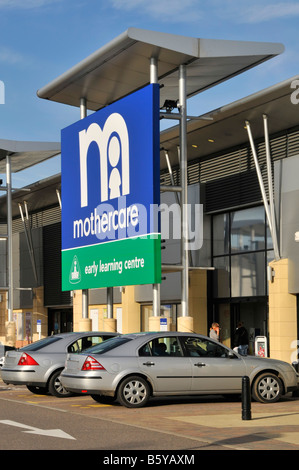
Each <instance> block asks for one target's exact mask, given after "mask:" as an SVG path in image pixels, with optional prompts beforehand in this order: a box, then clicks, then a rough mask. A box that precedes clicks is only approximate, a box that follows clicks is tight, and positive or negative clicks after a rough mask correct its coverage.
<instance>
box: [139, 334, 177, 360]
mask: <svg viewBox="0 0 299 470" xmlns="http://www.w3.org/2000/svg"><path fill="white" fill-rule="evenodd" d="M138 355H139V356H182V355H183V354H182V349H181V346H180V342H179V341H178V339H177V337H176V336H165V337H164V338H155V339H153V340H152V341H149V342H148V343H146V344H144V345H143V346H142V347H141V348H140V349H139V353H138Z"/></svg>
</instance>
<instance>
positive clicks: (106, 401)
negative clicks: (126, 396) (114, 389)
mask: <svg viewBox="0 0 299 470" xmlns="http://www.w3.org/2000/svg"><path fill="white" fill-rule="evenodd" d="M90 396H91V398H93V399H94V401H97V402H98V403H102V404H103V405H110V404H111V403H113V402H114V401H115V397H110V396H108V395H90Z"/></svg>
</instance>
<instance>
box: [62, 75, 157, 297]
mask: <svg viewBox="0 0 299 470" xmlns="http://www.w3.org/2000/svg"><path fill="white" fill-rule="evenodd" d="M159 159H160V151H159V86H158V85H156V84H155V85H149V86H147V87H145V88H143V89H141V90H139V91H137V92H136V93H134V94H132V95H129V96H127V97H125V98H123V99H122V100H119V101H117V102H115V103H113V104H111V105H110V106H108V107H106V108H103V109H101V110H100V111H97V112H95V113H93V114H91V115H90V116H87V117H86V118H85V119H82V120H79V121H78V122H76V123H74V124H72V125H71V126H69V127H67V128H65V129H63V130H62V132H61V184H62V188H61V200H62V216H61V217H62V222H61V224H62V290H76V289H91V288H99V287H111V286H125V285H137V284H151V283H159V282H161V237H160V226H159V225H160V224H159V221H158V216H157V211H156V210H155V209H156V208H157V207H158V206H159V203H160V163H159Z"/></svg>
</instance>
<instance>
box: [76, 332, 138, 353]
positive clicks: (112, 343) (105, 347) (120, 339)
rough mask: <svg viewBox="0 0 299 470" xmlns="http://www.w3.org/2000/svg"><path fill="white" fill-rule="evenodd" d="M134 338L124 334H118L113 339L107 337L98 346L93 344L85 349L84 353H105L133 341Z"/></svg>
mask: <svg viewBox="0 0 299 470" xmlns="http://www.w3.org/2000/svg"><path fill="white" fill-rule="evenodd" d="M131 340H132V338H126V337H124V336H116V337H114V338H111V339H107V340H106V341H103V342H102V343H100V344H97V345H96V346H92V347H91V348H88V349H85V350H84V351H83V352H82V354H104V353H106V352H108V351H111V350H112V349H115V348H118V347H119V346H122V345H123V344H125V343H127V342H128V341H131Z"/></svg>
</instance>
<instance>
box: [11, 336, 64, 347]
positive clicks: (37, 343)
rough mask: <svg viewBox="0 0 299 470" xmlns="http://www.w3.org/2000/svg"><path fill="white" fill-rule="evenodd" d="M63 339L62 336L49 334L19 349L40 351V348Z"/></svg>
mask: <svg viewBox="0 0 299 470" xmlns="http://www.w3.org/2000/svg"><path fill="white" fill-rule="evenodd" d="M61 339H62V338H60V337H56V336H48V337H47V338H44V339H41V340H40V341H35V342H34V343H31V344H27V346H23V347H22V348H20V349H19V351H38V350H39V349H43V348H45V347H46V346H49V345H50V344H53V343H56V342H57V341H60V340H61Z"/></svg>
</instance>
